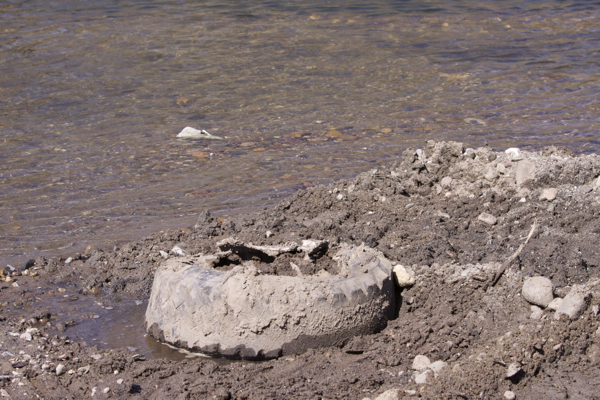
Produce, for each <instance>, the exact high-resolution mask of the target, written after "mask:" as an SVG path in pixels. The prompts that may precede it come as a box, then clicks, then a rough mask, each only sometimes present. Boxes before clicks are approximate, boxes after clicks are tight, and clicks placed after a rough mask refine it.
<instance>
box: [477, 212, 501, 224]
mask: <svg viewBox="0 0 600 400" xmlns="http://www.w3.org/2000/svg"><path fill="white" fill-rule="evenodd" d="M477 219H478V220H479V221H481V222H483V223H484V224H487V225H490V226H491V225H496V222H498V220H497V219H496V217H494V216H493V215H492V214H488V213H482V214H480V215H479V217H477Z"/></svg>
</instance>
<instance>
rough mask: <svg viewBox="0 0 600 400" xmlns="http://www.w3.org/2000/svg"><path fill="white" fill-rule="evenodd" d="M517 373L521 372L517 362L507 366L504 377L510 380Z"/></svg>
mask: <svg viewBox="0 0 600 400" xmlns="http://www.w3.org/2000/svg"><path fill="white" fill-rule="evenodd" d="M519 372H521V364H520V363H518V362H514V363H512V364H510V365H509V366H508V368H507V370H506V377H507V378H512V377H513V376H515V375H516V374H518V373H519Z"/></svg>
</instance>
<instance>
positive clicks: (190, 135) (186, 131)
mask: <svg viewBox="0 0 600 400" xmlns="http://www.w3.org/2000/svg"><path fill="white" fill-rule="evenodd" d="M177 137H178V138H181V139H223V138H222V137H219V136H214V135H211V134H210V133H208V132H206V131H205V130H204V129H202V130H201V131H199V130H198V129H194V128H191V127H189V126H188V127H185V128H183V130H182V131H181V132H179V134H178V135H177Z"/></svg>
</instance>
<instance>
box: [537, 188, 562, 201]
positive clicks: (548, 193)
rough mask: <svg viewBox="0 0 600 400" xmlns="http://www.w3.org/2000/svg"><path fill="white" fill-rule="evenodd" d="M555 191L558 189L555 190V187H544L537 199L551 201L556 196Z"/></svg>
mask: <svg viewBox="0 0 600 400" xmlns="http://www.w3.org/2000/svg"><path fill="white" fill-rule="evenodd" d="M557 193H558V190H556V189H555V188H550V189H544V191H543V192H542V194H540V197H539V200H540V201H542V200H548V201H552V200H554V199H555V198H556V194H557Z"/></svg>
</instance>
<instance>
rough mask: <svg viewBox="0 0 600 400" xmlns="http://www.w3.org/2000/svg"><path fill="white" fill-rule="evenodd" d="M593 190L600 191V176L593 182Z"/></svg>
mask: <svg viewBox="0 0 600 400" xmlns="http://www.w3.org/2000/svg"><path fill="white" fill-rule="evenodd" d="M592 189H593V190H598V189H600V176H599V177H597V178H596V179H594V180H593V181H592Z"/></svg>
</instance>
